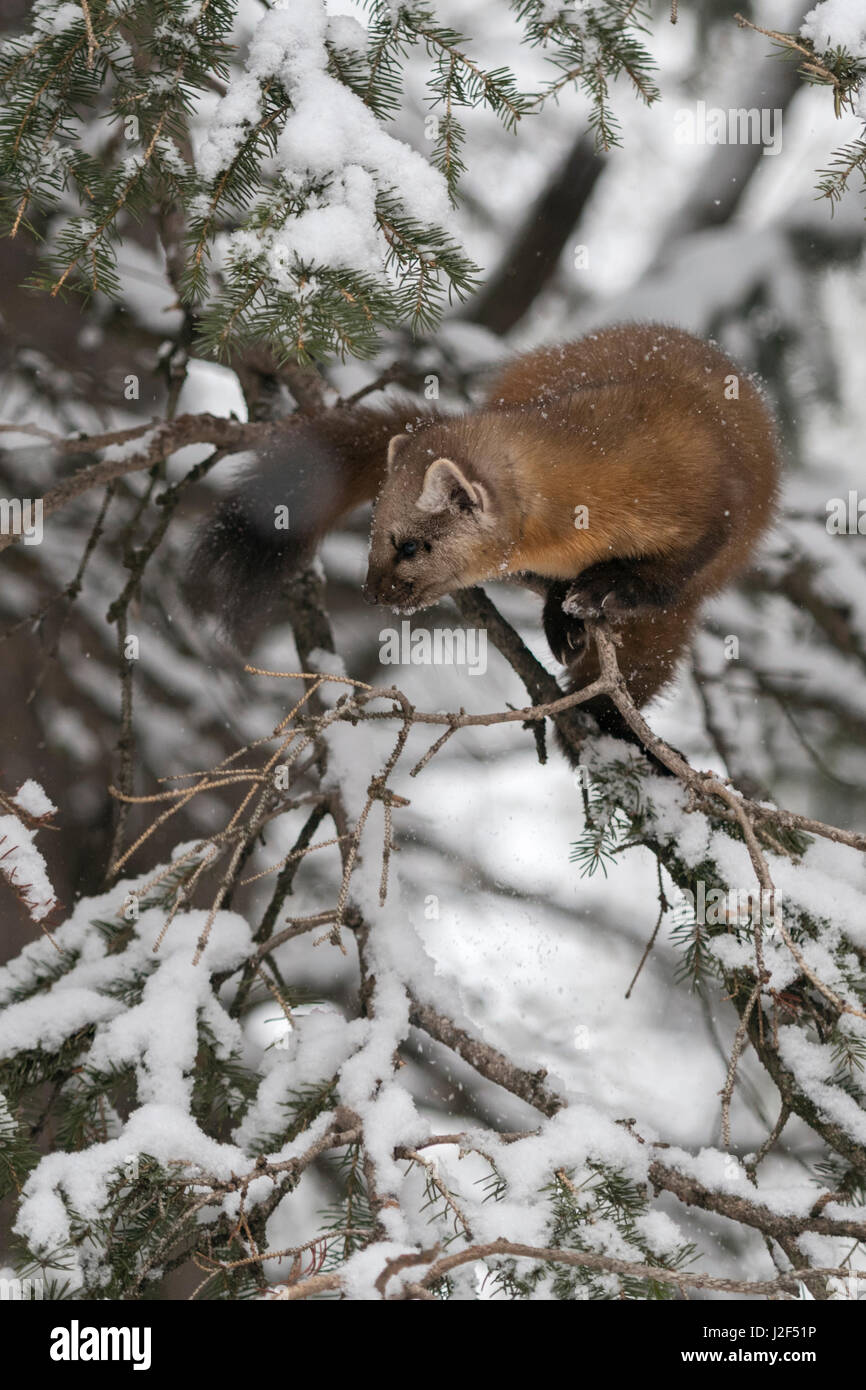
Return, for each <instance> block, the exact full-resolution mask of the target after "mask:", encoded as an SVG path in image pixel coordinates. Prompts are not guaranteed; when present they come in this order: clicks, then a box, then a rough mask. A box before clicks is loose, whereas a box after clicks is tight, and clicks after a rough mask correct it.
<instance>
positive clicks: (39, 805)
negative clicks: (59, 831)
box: [0, 780, 57, 922]
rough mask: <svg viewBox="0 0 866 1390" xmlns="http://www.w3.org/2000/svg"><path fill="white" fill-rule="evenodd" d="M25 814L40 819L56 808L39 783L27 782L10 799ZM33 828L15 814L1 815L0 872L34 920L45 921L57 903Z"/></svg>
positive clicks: (35, 830) (35, 829)
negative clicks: (35, 840)
mask: <svg viewBox="0 0 866 1390" xmlns="http://www.w3.org/2000/svg"><path fill="white" fill-rule="evenodd" d="M12 799H13V802H14V804H15V805H16V806H18V807H20V809H21V810H22V811H23V812H24V814H25V815H28V816H33V817H34V818H35V819H36V820H42V819H44V818H45V817H47V816H50V815H53V813H54V811H55V810H56V809H57V808H56V807H55V806H54V804H53V803H52V802H51V801H50V800H49V798H48V797H47V796H46V795H45V792H44V791H43V790H42V788H41V787H40V785H39V783H38V782H34V781H32V780H28V781H26V782H25V783H24V784H23V785H22V786H21V787H20V788H19V790H18V792H17V794H16V795H15V796H14V797H13V798H12ZM38 829H39V827H38V826H34V827H33V828H32V829H31V828H30V827H28V826H26V825H25V824H24V822H23V821H22V820H19V818H18V817H17V816H15V815H5V816H0V874H2V876H3V877H4V878H5V879H6V881H7V883H8V884H9V885H10V886H11V888H12V889H13V890H14V892H15V893H16V894H17V895H18V898H19V899H20V901H21V902H22V903H23V904H24V907H25V908H26V909H27V912H28V913H29V915H30V917H31V918H32V920H33V921H34V922H44V921H45V919H46V917H48V916H49V914H50V913H51V912H53V910H54V908H55V907H56V906H57V896H56V894H55V892H54V889H53V888H52V886H51V880H50V878H49V877H48V866H47V864H46V863H45V859H44V857H43V855H42V854H41V853H40V852H39V850H38V849H37V848H36V845H35V844H34V839H35V836H36V834H37V832H38Z"/></svg>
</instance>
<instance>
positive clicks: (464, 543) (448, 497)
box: [364, 435, 488, 611]
mask: <svg viewBox="0 0 866 1390" xmlns="http://www.w3.org/2000/svg"><path fill="white" fill-rule="evenodd" d="M405 439H406V437H405V436H402V435H400V436H398V437H397V439H396V440H392V441H391V446H390V448H389V454H388V458H389V472H388V476H387V478H386V480H385V483H384V485H383V488H382V491H381V493H380V496H379V500H378V501H377V503H376V507H375V510H374V513H373V527H372V532H371V536H370V555H369V564H368V567H367V578H366V582H365V584H364V597H365V599H366V600H367V601H368V603H382V604H386V605H387V606H388V607H390V608H397V609H402V610H403V611H411V610H413V609H416V608H428V607H429V606H430V604H432V603H436V602H437V600H438V599H440V598H442V597H443V596H444V595H445V594H448V593H451V592H452V591H453V590H454V589H459V588H463V587H464V586H465V585H466V584H467V583H475V582H476V578H475V577H474V576H473V577H467V575H471V573H472V570H473V568H475V567H477V565H476V552H477V551H478V548H479V545H482V546H483V544H484V542H485V540H486V533H487V526H488V517H487V516H486V512H485V507H486V504H487V501H488V499H487V496H486V493H485V492H484V489H483V488H482V487H481V486H480V485H479V484H473V483H471V482H470V481H469V480H468V478H467V477H466V476H465V474H464V473H463V472H462V471H461V470H460V469H459V468H458V467H457V465H456V464H454V463H452V462H451V461H450V460H448V459H444V458H438V459H437V458H434V459H433V460H432V461H430V462H428V461H427V458H426V457H424V456H422V458H421V459H420V460H418V461H417V462H416V463H415V465H414V466H413V460H412V459H411V457H406V455H407V453H408V449H407V447H406V444H405V443H404V441H405ZM428 453H429V450H425V454H428Z"/></svg>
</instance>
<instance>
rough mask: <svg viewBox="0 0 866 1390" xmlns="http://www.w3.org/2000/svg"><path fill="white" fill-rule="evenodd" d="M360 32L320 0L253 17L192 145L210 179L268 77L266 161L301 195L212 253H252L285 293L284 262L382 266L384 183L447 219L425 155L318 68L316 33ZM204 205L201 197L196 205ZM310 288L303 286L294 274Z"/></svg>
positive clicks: (254, 116)
mask: <svg viewBox="0 0 866 1390" xmlns="http://www.w3.org/2000/svg"><path fill="white" fill-rule="evenodd" d="M365 37H366V36H365V32H364V30H363V28H362V26H360V25H359V24H358V23H357V22H356V21H354V20H352V19H351V18H347V17H337V18H335V19H330V20H329V17H328V15H327V13H326V8H325V5H324V3H323V0H293V3H292V5H291V6H288V7H285V8H283V7H280V8H277V7H274V8H272V9H270V10H269V11H268V12H267V13H266V14H265V15H264V16H263V17H262V18H261V19H260V21H259V23H258V25H257V27H256V30H255V32H254V34H253V37H252V39H251V41H250V46H249V52H248V55H247V61H246V70H245V72H244V73H243V74H242V75H241V76H240V77H237V78H235V79H234V80H233V82H232V83H231V85H230V87H229V90H228V92H227V93H226V95H225V96H224V97H223V98H222V100H221V101H220V102H219V103H218V104H217V107H216V111H215V114H214V117H213V120H212V121H211V123H210V126H209V128H208V131H207V137H206V139H205V141H204V143H203V144H202V146H201V148H200V149H199V151H198V155H197V164H198V169H199V172H200V173H201V174H202V175H203V177H204V178H205V179H208V180H214V179H216V178H217V177H218V176H219V175H221V174H222V173H223V172H224V171H225V170H226V169H227V168H229V167H230V166H231V164H232V162H233V161H234V160H235V159H236V157H237V155H238V153H239V151H240V149H241V147H242V145H243V142H244V141H245V140H246V139H247V138H248V137H249V135H250V133H251V132H252V131H253V130H254V129H255V127H256V125H257V124H258V123H259V122H260V121H261V119H262V114H263V105H262V100H263V99H262V92H263V88H264V86H266V85H267V84H270V83H272V82H273V80H274V79H275V78H276V79H278V80H279V82H280V84H281V86H282V87H283V88H284V89H285V91H286V92H287V93H288V95H289V97H290V100H291V109H290V111H289V113H288V115H287V117H286V119H285V123H284V125H283V128H282V130H281V131H280V134H279V136H278V139H277V147H276V154H275V160H274V167H275V172H276V173H277V174H278V176H279V177H280V178H281V179H282V181H283V182H284V185H285V187H286V189H289V190H294V191H297V192H298V193H300V194H301V195H302V196H304V198H305V206H304V207H303V209H302V210H300V211H299V212H297V213H296V215H294V216H292V217H290V218H289V219H288V220H287V221H286V223H285V224H284V225H283V226H282V227H280V226H272V227H270V228H269V229H268V230H267V232H261V231H259V232H256V233H253V232H251V231H247V230H246V229H244V228H241V229H239V230H238V231H235V232H233V233H231V234H230V235H229V236H227V237H222V238H220V239H219V241H218V245H217V248H216V250H217V255H218V257H241V258H244V257H250V258H257V257H259V256H261V255H262V254H264V256H265V257H266V262H267V265H268V269H269V274H270V276H271V278H272V280H273V282H274V283H275V284H276V285H277V287H278V288H280V289H283V290H285V291H287V292H291V293H293V294H294V293H297V292H298V284H297V277H296V275H294V273H293V272H294V268H295V267H296V265H297V264H298V263H302V264H304V265H316V264H318V265H327V266H329V267H331V268H336V269H346V270H349V269H351V270H354V271H356V272H359V271H360V272H364V273H366V274H369V275H372V276H375V277H377V278H380V279H381V278H382V277H383V276H384V275H385V262H386V260H387V258H388V254H389V245H388V243H387V240H386V238H385V235H384V233H383V232H382V231H381V230H380V228H379V226H378V221H377V215H376V200H377V198H378V197H379V195H380V194H382V193H384V192H389V193H391V194H393V195H394V196H395V197H397V199H398V200H399V202H400V203H401V205H402V207H403V209H404V211H405V212H406V213H407V214H408V215H410V216H412V217H413V218H416V219H417V220H418V221H420V222H421V223H422V224H424V225H427V226H442V225H445V224H446V223H447V222H448V221H449V220H450V205H449V199H448V193H447V187H446V183H445V180H444V178H443V177H442V175H441V174H440V173H439V172H438V170H436V169H435V168H434V167H433V166H432V165H431V164H430V163H429V161H428V160H427V159H425V158H424V157H423V156H422V155H421V154H419V153H418V152H417V151H416V150H413V149H412V148H411V147H410V146H409V145H407V144H406V143H405V142H404V141H402V140H398V139H397V138H395V137H394V136H393V135H391V134H390V133H389V132H388V131H386V129H385V128H384V126H383V124H382V122H381V121H380V120H379V119H378V118H377V117H376V116H375V115H374V114H373V112H372V111H371V110H370V108H369V107H368V106H367V105H366V104H365V103H364V101H363V100H362V99H361V98H360V97H359V96H358V95H357V94H356V93H355V92H353V91H351V90H350V88H348V87H347V86H345V85H344V83H342V82H341V81H339V79H338V78H336V77H334V76H333V75H332V73H331V71H330V70H329V68H330V58H329V53H328V46H327V40H330V41H331V42H333V43H336V44H337V45H338V46H343V47H347V48H351V49H353V50H357V49H359V48H361V47H362V46H363V43H364V41H365ZM202 211H203V212H204V213H205V215H207V209H206V208H202ZM305 289H306V292H307V293H308V294H315V289H316V287H315V286H310V285H309V283H308V284H307V285H306V286H305Z"/></svg>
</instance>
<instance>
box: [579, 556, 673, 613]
mask: <svg viewBox="0 0 866 1390" xmlns="http://www.w3.org/2000/svg"><path fill="white" fill-rule="evenodd" d="M662 597H663V596H662V595H661V593H659V594H657V593H656V592H655V591H654V590H653V589H651V587H650V586H649V585H648V584H647V582H646V580H645V578H644V577H643V576H642V575H640V574H639V573H637V572H636V571H635V570H633V569H631V568H630V567H629V566H628V565H626V564H623V563H622V562H621V561H618V560H611V561H608V562H606V563H604V564H600V565H592V566H591V567H590V568H589V569H588V570H584V572H583V574H581V575H579V576H578V578H577V579H575V580H574V582H573V583H572V584H570V585H569V587H568V591H567V593H566V595H565V598H564V599H563V600H562V611H563V613H566V614H567V615H568V617H570V618H579V619H581V621H583V622H598V621H599V619H602V618H605V619H607V620H608V622H612V623H617V622H622V621H623V620H624V619H625V618H629V617H632V616H633V615H634V614H635V613H637V612H639V611H640V609H642V608H654V607H657V606H658V605H659V603H660V601H661V600H662ZM664 597H666V595H664Z"/></svg>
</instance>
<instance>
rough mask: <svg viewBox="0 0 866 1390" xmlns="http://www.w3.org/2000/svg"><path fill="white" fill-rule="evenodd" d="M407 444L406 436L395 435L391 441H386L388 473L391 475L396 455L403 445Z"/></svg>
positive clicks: (407, 438) (407, 437)
mask: <svg viewBox="0 0 866 1390" xmlns="http://www.w3.org/2000/svg"><path fill="white" fill-rule="evenodd" d="M408 443H409V436H408V434H395V435H394V437H393V439H389V440H388V472H389V473H391V472H392V471H393V468H394V463H395V462H396V459H397V455H398V454H399V453H400V450H401V449H402V448H403V445H404V444H408Z"/></svg>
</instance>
